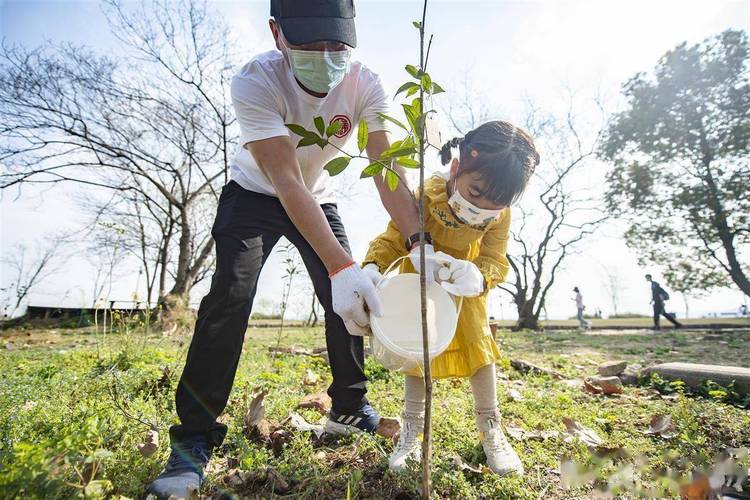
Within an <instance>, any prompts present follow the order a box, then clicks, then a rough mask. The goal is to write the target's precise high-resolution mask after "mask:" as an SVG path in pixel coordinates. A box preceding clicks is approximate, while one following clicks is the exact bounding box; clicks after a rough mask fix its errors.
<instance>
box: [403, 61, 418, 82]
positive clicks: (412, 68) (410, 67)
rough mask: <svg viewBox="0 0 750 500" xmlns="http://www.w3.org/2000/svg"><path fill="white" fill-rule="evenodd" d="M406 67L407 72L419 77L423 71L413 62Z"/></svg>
mask: <svg viewBox="0 0 750 500" xmlns="http://www.w3.org/2000/svg"><path fill="white" fill-rule="evenodd" d="M405 69H406V72H407V73H409V74H410V75H411V76H413V77H414V78H417V79H418V78H419V76H420V75H419V74H420V73H421V71H420V70H418V69H417V67H416V66H414V65H413V64H407V65H406V67H405Z"/></svg>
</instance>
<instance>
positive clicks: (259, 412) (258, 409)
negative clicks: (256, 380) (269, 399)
mask: <svg viewBox="0 0 750 500" xmlns="http://www.w3.org/2000/svg"><path fill="white" fill-rule="evenodd" d="M266 394H268V391H266V390H265V389H261V390H260V391H258V392H254V393H253V399H252V401H250V406H248V408H247V413H245V428H247V429H250V428H252V427H255V426H256V425H258V423H259V422H260V421H261V420H263V419H264V418H265V416H266V407H265V404H264V403H263V398H265V397H266Z"/></svg>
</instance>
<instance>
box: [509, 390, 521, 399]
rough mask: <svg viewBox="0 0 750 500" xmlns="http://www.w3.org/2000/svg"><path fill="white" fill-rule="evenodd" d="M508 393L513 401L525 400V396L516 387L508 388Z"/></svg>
mask: <svg viewBox="0 0 750 500" xmlns="http://www.w3.org/2000/svg"><path fill="white" fill-rule="evenodd" d="M506 394H507V396H508V399H510V400H511V401H523V396H522V395H521V393H520V392H518V391H517V390H515V389H508V392H507V393H506Z"/></svg>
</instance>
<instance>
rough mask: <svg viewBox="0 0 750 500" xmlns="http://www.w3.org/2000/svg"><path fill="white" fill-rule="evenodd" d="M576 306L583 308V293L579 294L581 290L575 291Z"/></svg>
mask: <svg viewBox="0 0 750 500" xmlns="http://www.w3.org/2000/svg"><path fill="white" fill-rule="evenodd" d="M576 307H577V308H578V309H583V295H581V292H578V293H576Z"/></svg>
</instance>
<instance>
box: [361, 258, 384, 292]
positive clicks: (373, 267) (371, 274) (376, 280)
mask: <svg viewBox="0 0 750 500" xmlns="http://www.w3.org/2000/svg"><path fill="white" fill-rule="evenodd" d="M362 271H363V272H364V273H365V276H367V277H368V278H370V281H372V284H373V286H376V287H377V286H378V285H379V284H380V282H381V281H382V280H383V275H382V274H381V273H380V269H378V266H377V264H373V263H372V262H371V263H369V264H367V265H366V266H365V267H363V268H362Z"/></svg>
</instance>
